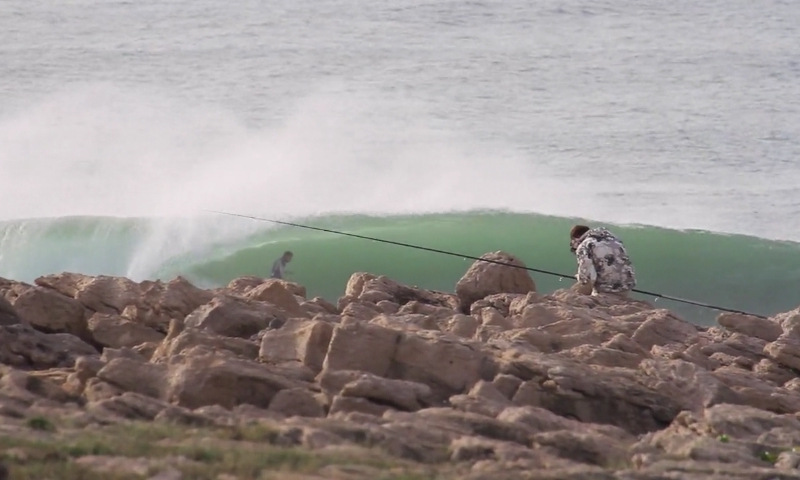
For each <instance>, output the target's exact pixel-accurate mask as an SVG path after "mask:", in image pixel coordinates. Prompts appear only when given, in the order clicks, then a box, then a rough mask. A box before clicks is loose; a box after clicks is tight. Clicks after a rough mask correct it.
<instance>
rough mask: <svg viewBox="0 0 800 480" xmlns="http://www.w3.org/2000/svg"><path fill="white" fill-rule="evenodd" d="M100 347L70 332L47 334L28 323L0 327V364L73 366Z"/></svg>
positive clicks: (31, 366) (34, 366) (41, 368)
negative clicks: (81, 357)
mask: <svg viewBox="0 0 800 480" xmlns="http://www.w3.org/2000/svg"><path fill="white" fill-rule="evenodd" d="M96 354H97V350H95V349H94V347H92V346H91V345H89V344H87V343H85V342H84V341H82V340H81V339H79V338H78V337H76V336H74V335H70V334H68V333H53V334H47V333H42V332H39V331H37V330H34V329H33V328H32V327H31V326H29V325H26V324H17V325H7V326H0V363H2V364H4V365H10V366H13V367H18V368H32V369H36V370H43V369H47V368H55V367H71V366H72V365H74V363H75V359H76V358H78V357H80V356H81V355H96Z"/></svg>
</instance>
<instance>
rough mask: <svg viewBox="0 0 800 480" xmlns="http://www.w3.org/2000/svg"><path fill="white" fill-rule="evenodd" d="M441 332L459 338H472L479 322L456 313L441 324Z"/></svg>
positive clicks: (469, 316) (468, 316) (471, 317)
mask: <svg viewBox="0 0 800 480" xmlns="http://www.w3.org/2000/svg"><path fill="white" fill-rule="evenodd" d="M441 324H442V325H441V330H442V331H443V332H447V333H451V334H453V335H456V336H458V337H461V338H472V337H473V336H475V332H476V331H477V330H478V325H479V324H480V322H478V320H477V319H476V318H475V317H473V316H471V315H464V314H463V313H458V314H456V315H453V316H452V317H450V318H448V319H446V320H443V321H442V322H441Z"/></svg>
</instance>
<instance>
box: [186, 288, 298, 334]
mask: <svg viewBox="0 0 800 480" xmlns="http://www.w3.org/2000/svg"><path fill="white" fill-rule="evenodd" d="M272 320H279V321H281V322H282V323H283V322H285V321H286V314H285V313H284V312H282V311H281V310H279V309H278V308H276V307H274V306H272V305H269V304H267V303H264V302H258V301H253V300H246V299H240V298H236V297H229V296H226V297H217V298H214V299H213V300H212V301H211V302H209V303H207V304H206V305H203V306H201V307H199V308H198V309H197V310H195V311H194V312H192V313H191V314H189V315H188V316H187V317H186V320H185V323H186V326H187V327H195V328H200V329H203V330H208V331H210V332H213V333H216V334H217V335H223V336H226V337H240V338H247V337H250V336H251V335H254V334H256V333H258V332H259V331H261V330H264V329H265V328H267V327H268V326H269V324H270V322H271V321H272Z"/></svg>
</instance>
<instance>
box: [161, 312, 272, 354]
mask: <svg viewBox="0 0 800 480" xmlns="http://www.w3.org/2000/svg"><path fill="white" fill-rule="evenodd" d="M175 323H180V324H181V326H180V327H178V326H176V327H175V328H174V329H173V327H170V332H169V333H168V334H167V337H166V338H165V339H164V340H163V341H162V343H161V344H160V345H159V346H158V348H157V349H156V351H155V352H154V353H153V355H152V357H151V361H153V362H158V361H161V360H165V359H167V358H169V357H172V356H175V355H179V354H181V353H182V352H184V351H185V350H189V349H191V348H193V347H197V346H204V347H208V348H210V349H212V350H215V351H228V352H231V353H233V354H235V355H239V356H241V357H244V358H247V359H252V360H255V359H256V358H258V345H256V344H255V343H253V342H251V341H249V340H245V339H242V338H234V337H222V336H219V335H214V334H213V333H211V332H209V331H206V330H200V329H198V328H183V326H182V324H183V321H181V320H173V324H175Z"/></svg>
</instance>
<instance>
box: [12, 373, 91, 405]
mask: <svg viewBox="0 0 800 480" xmlns="http://www.w3.org/2000/svg"><path fill="white" fill-rule="evenodd" d="M0 394H2V396H3V397H6V398H13V399H14V400H17V401H20V402H23V403H24V404H26V405H31V404H33V403H34V402H36V401H37V400H38V399H47V400H51V401H53V402H55V403H66V402H72V403H78V402H79V398H78V397H76V396H73V395H70V394H69V393H67V392H66V391H65V390H64V389H62V388H61V387H60V386H59V385H57V384H56V383H54V382H52V381H50V380H48V379H46V378H41V377H38V376H36V375H33V374H31V373H29V372H23V371H20V370H15V369H7V370H5V371H4V372H3V373H2V378H0Z"/></svg>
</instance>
